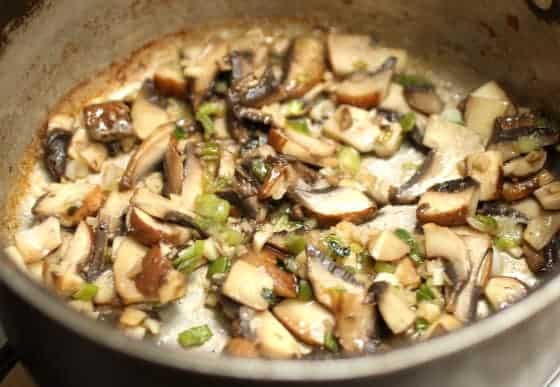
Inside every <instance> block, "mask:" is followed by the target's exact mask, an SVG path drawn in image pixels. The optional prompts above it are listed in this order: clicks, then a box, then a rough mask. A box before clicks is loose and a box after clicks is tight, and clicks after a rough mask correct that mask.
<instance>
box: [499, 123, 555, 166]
mask: <svg viewBox="0 0 560 387" xmlns="http://www.w3.org/2000/svg"><path fill="white" fill-rule="evenodd" d="M520 140H521V141H523V140H527V141H528V142H530V143H531V145H535V146H538V147H545V146H549V145H554V144H556V143H558V141H560V132H558V131H557V130H556V129H555V128H553V127H538V126H530V127H516V128H513V129H509V130H502V131H499V132H498V133H497V134H496V135H495V136H494V139H493V143H492V145H491V147H492V148H496V149H498V150H500V151H502V153H504V158H505V159H507V160H510V159H512V158H514V157H516V156H518V155H519V154H523V153H530V152H531V151H532V149H531V150H527V151H523V149H520V148H519V147H518V146H516V144H517V143H518V142H519V141H520ZM508 146H509V147H513V149H508ZM531 148H532V147H531Z"/></svg>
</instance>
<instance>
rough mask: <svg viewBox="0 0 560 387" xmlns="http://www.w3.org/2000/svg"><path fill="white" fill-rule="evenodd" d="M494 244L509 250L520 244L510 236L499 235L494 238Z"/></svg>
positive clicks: (501, 248) (502, 249) (499, 248)
mask: <svg viewBox="0 0 560 387" xmlns="http://www.w3.org/2000/svg"><path fill="white" fill-rule="evenodd" d="M494 244H495V245H496V247H497V248H498V250H501V251H508V250H510V249H513V248H515V247H518V246H519V241H517V240H516V239H514V238H511V237H508V236H498V237H496V238H495V239H494Z"/></svg>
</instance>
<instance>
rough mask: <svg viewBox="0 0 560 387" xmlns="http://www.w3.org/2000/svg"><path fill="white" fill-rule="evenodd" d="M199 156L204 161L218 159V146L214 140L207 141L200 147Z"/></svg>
mask: <svg viewBox="0 0 560 387" xmlns="http://www.w3.org/2000/svg"><path fill="white" fill-rule="evenodd" d="M200 156H201V158H202V160H204V161H216V160H219V159H220V146H219V145H218V144H217V143H215V142H207V143H205V144H204V146H203V147H202V150H201V152H200Z"/></svg>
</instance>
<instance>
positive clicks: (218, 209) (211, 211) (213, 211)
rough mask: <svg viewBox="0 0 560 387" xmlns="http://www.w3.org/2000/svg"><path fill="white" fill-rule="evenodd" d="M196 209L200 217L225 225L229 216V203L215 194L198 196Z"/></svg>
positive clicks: (195, 204)
mask: <svg viewBox="0 0 560 387" xmlns="http://www.w3.org/2000/svg"><path fill="white" fill-rule="evenodd" d="M194 207H195V211H196V213H197V214H198V215H200V216H202V217H204V218H206V219H210V220H212V221H214V222H216V223H225V222H226V220H227V218H228V216H229V210H230V204H229V202H228V201H227V200H224V199H221V198H219V197H218V196H216V195H214V194H202V195H198V196H197V198H196V199H195V203H194Z"/></svg>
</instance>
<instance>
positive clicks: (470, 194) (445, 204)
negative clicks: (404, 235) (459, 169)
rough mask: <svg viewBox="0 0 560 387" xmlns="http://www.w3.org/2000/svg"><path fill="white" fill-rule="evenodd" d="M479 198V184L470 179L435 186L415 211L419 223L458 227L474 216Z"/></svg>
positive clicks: (423, 197) (423, 196) (427, 192)
mask: <svg viewBox="0 0 560 387" xmlns="http://www.w3.org/2000/svg"><path fill="white" fill-rule="evenodd" d="M479 197H480V187H479V184H478V183H477V182H476V181H475V180H474V179H472V178H471V177H466V178H463V179H458V180H451V181H447V182H445V183H440V184H436V185H435V186H433V187H431V188H430V189H429V190H428V191H426V192H425V193H424V194H423V195H422V197H421V198H420V201H419V202H418V208H417V210H416V217H417V218H418V220H419V221H420V222H421V223H430V222H432V223H436V224H439V225H440V226H459V225H462V224H466V223H467V218H468V217H470V216H474V214H475V212H476V207H477V205H478V200H479Z"/></svg>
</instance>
